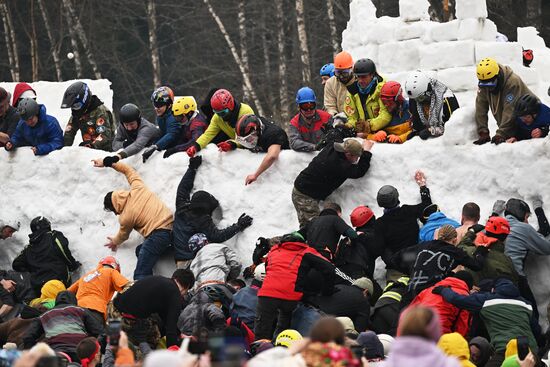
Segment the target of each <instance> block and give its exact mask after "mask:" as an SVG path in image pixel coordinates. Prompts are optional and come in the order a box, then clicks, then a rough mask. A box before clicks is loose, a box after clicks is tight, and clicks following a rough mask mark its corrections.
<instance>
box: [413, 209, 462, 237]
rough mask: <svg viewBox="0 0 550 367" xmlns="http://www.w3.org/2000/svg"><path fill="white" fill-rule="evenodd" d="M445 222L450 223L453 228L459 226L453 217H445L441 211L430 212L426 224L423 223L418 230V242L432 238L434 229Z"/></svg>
mask: <svg viewBox="0 0 550 367" xmlns="http://www.w3.org/2000/svg"><path fill="white" fill-rule="evenodd" d="M445 224H450V225H452V226H453V227H455V228H458V227H460V223H458V222H457V221H456V220H454V219H450V218H447V217H446V216H445V214H443V213H441V212H435V213H432V214H430V216H429V217H428V221H427V222H426V224H424V226H423V227H422V228H420V232H419V233H418V242H425V241H432V240H434V239H435V238H434V233H435V230H436V229H438V228H440V227H442V226H444V225H445Z"/></svg>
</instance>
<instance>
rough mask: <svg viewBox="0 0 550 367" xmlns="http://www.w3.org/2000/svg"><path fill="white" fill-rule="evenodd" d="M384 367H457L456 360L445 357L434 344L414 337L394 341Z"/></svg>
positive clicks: (404, 337) (403, 337)
mask: <svg viewBox="0 0 550 367" xmlns="http://www.w3.org/2000/svg"><path fill="white" fill-rule="evenodd" d="M385 362H386V363H385V364H384V366H391V367H401V366H415V365H416V366H433V367H435V366H437V367H451V366H452V367H459V366H460V365H459V363H458V361H457V360H456V359H454V358H451V357H447V356H446V355H445V354H443V352H442V351H441V350H440V349H439V348H437V346H436V345H435V343H434V342H432V341H428V340H426V339H422V338H419V337H414V336H402V337H398V338H396V339H395V342H394V343H393V344H392V349H391V351H390V353H389V355H388V358H386V361H385Z"/></svg>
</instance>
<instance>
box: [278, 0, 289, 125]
mask: <svg viewBox="0 0 550 367" xmlns="http://www.w3.org/2000/svg"><path fill="white" fill-rule="evenodd" d="M275 8H276V10H275V14H276V15H275V16H276V17H277V24H278V25H279V27H278V32H277V48H278V51H279V102H280V104H281V107H280V109H279V111H280V113H281V120H282V121H281V122H282V124H283V126H285V125H286V124H288V121H289V111H288V93H287V91H288V86H287V71H286V62H287V61H286V59H285V38H286V37H285V28H284V27H283V24H284V20H285V14H284V10H283V0H275Z"/></svg>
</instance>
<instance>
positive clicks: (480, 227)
mask: <svg viewBox="0 0 550 367" xmlns="http://www.w3.org/2000/svg"><path fill="white" fill-rule="evenodd" d="M484 229H485V227H484V226H483V225H481V224H474V225H473V226H470V227H469V228H468V231H472V232H474V233H479V232H481V231H483V230H484Z"/></svg>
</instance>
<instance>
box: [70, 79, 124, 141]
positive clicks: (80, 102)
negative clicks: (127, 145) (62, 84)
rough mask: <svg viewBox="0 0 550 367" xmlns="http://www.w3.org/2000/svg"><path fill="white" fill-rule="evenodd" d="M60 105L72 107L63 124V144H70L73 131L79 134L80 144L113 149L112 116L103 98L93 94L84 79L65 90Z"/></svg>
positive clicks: (113, 129)
mask: <svg viewBox="0 0 550 367" xmlns="http://www.w3.org/2000/svg"><path fill="white" fill-rule="evenodd" d="M61 108H70V109H71V118H70V119H69V122H68V123H67V126H66V127H65V133H64V134H63V140H64V145H65V146H71V145H73V142H74V138H75V136H76V132H77V131H78V130H80V133H81V134H82V143H80V146H81V147H87V148H92V149H101V150H105V151H107V152H110V151H111V150H112V145H113V139H114V138H115V131H116V130H115V129H116V127H115V119H114V118H113V114H112V113H111V111H110V110H109V109H108V108H107V107H106V106H105V105H104V104H103V102H102V101H101V100H100V99H99V98H97V96H96V95H93V94H92V91H91V90H90V88H89V87H88V85H87V84H86V83H83V82H75V83H73V84H71V85H70V86H69V87H68V88H67V90H66V91H65V94H64V95H63V101H62V103H61Z"/></svg>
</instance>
